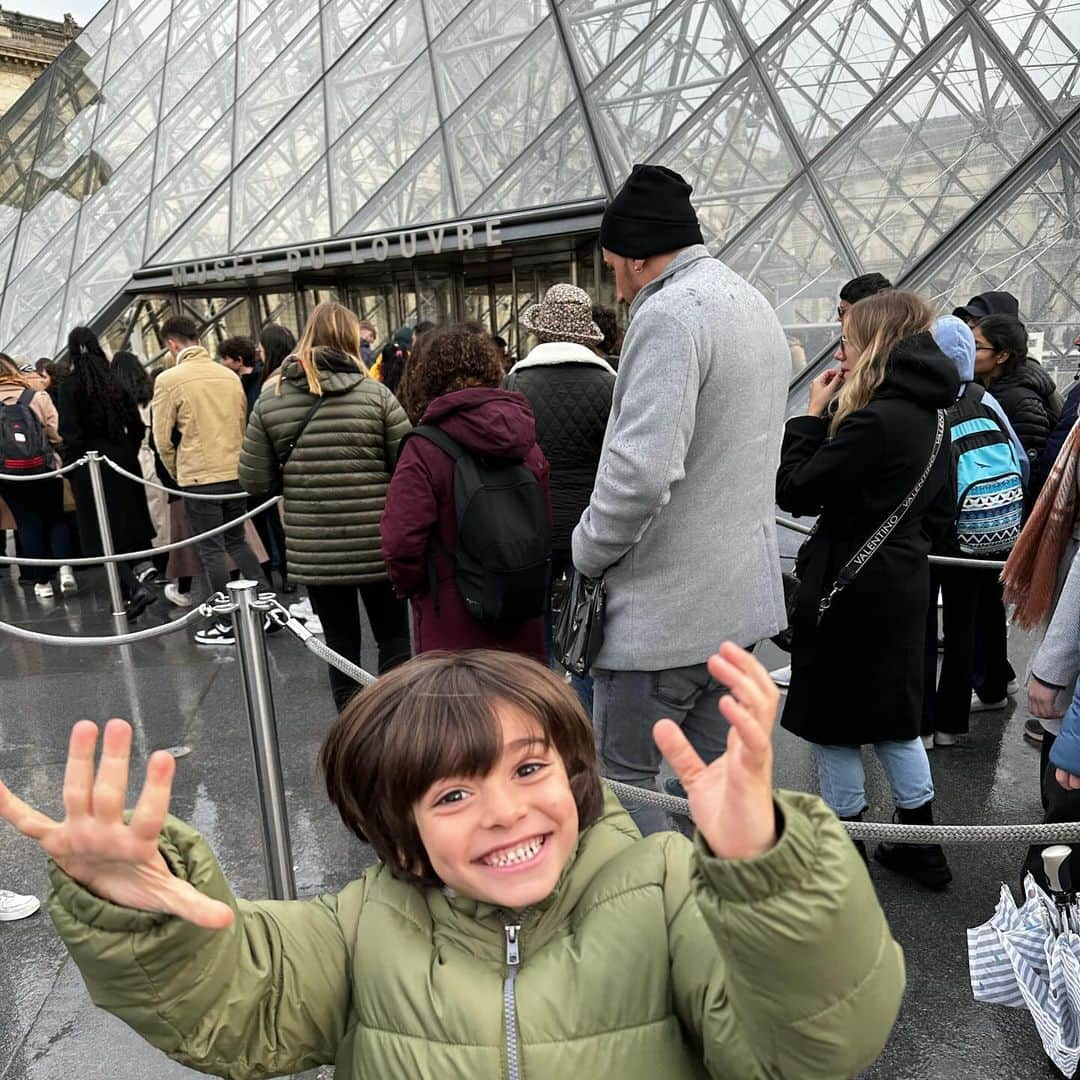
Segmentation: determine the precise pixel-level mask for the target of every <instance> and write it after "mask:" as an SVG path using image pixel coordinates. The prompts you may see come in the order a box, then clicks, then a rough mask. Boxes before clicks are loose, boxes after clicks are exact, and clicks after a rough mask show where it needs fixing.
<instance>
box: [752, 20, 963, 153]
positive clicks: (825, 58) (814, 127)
mask: <svg viewBox="0 0 1080 1080" xmlns="http://www.w3.org/2000/svg"><path fill="white" fill-rule="evenodd" d="M950 18H951V13H950V12H949V10H948V8H946V7H945V5H944V4H943V3H939V2H938V0H877V2H875V3H874V4H866V3H863V2H862V0H823V2H819V3H816V4H813V5H811V6H810V7H809V9H808V10H806V11H805V12H803V13H801V14H800V17H799V20H798V22H796V23H795V24H794V25H793V26H792V27H791V29H790V33H787V34H785V35H784V36H783V37H782V38H781V39H780V40H779V41H777V42H776V43H775V44H774V45H773V46H772V48H771V49H769V50H768V51H767V52H766V53H765V54H764V55H763V57H762V63H763V67H764V69H765V73H766V75H767V76H768V78H770V79H771V80H772V82H773V83H774V84H775V85H776V88H777V91H778V92H779V94H780V100H781V101H782V102H783V105H784V108H785V109H786V110H787V113H788V116H790V117H791V121H792V123H793V124H794V125H795V128H796V130H797V131H798V132H799V134H800V136H802V140H803V145H804V146H805V147H806V149H807V153H808V154H809V155H811V156H813V155H814V154H816V153H817V152H818V151H819V150H820V149H821V148H822V146H824V144H825V142H827V141H828V139H830V138H831V137H832V136H833V135H835V134H836V133H837V132H838V131H840V130H841V128H843V127H845V126H846V125H847V124H848V123H849V122H850V121H851V120H852V119H854V117H855V115H856V114H857V113H858V112H860V111H861V110H862V109H863V108H865V106H866V105H867V104H868V103H869V102H870V101H871V99H872V98H874V97H875V96H876V95H877V94H878V93H879V92H880V91H881V90H882V89H884V88H885V86H887V85H888V83H890V82H891V81H892V80H893V79H894V78H895V77H896V75H898V74H899V73H900V71H901V70H902V69H903V68H904V67H905V66H906V65H907V64H909V63H910V62H911V61H912V60H913V59H915V57H917V56H918V55H919V53H920V52H921V51H922V50H923V49H925V48H926V46H927V45H928V44H929V42H930V41H931V39H933V38H934V37H936V36H937V34H938V33H939V32H940V31H941V30H942V28H943V27H944V26H945V24H946V23H947V22H948V21H949V19H950Z"/></svg>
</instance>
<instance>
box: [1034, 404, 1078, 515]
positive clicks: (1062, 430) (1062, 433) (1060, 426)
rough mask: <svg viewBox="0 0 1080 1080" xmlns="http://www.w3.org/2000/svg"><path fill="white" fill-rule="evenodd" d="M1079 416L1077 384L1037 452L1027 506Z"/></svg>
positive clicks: (1040, 485) (1037, 492)
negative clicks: (1048, 435) (1052, 428)
mask: <svg viewBox="0 0 1080 1080" xmlns="http://www.w3.org/2000/svg"><path fill="white" fill-rule="evenodd" d="M1078 415H1080V383H1077V384H1076V385H1075V386H1074V387H1073V388H1072V389H1071V390H1070V391H1069V394H1068V397H1066V398H1065V407H1064V408H1063V409H1062V410H1061V415H1060V416H1059V417H1058V420H1057V423H1056V424H1055V425H1054V430H1053V431H1051V432H1050V438H1049V439H1047V440H1046V445H1045V446H1044V447H1043V448H1042V450H1041V451H1040V452H1039V460H1038V461H1037V462H1035V464H1034V465H1033V466H1032V467H1031V478H1030V479H1029V480H1028V491H1027V498H1028V503H1029V504H1034V502H1035V500H1036V499H1038V497H1039V492H1040V491H1042V489H1043V485H1044V484H1045V483H1046V481H1047V480H1048V479H1049V477H1050V470H1051V469H1052V468H1053V467H1054V462H1055V461H1056V460H1057V456H1058V454H1059V453H1060V452H1061V448H1062V447H1063V446H1064V445H1065V440H1066V439H1067V438H1068V437H1069V432H1070V431H1072V428H1073V424H1075V423H1076V419H1077V416H1078Z"/></svg>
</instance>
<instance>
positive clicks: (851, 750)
mask: <svg viewBox="0 0 1080 1080" xmlns="http://www.w3.org/2000/svg"><path fill="white" fill-rule="evenodd" d="M810 745H811V746H812V747H813V748H814V757H815V758H817V767H818V784H819V786H820V788H821V797H822V798H823V799H824V800H825V801H826V802H827V803H828V804H829V806H830V807H832V809H833V811H835V813H836V816H837V817H842V818H853V817H856V816H857V815H858V814H861V813H862V812H863V811H864V810H865V809H866V775H865V774H864V772H863V761H862V748H861V747H859V746H821V745H820V744H819V743H811V744H810ZM874 753H875V754H877V757H878V761H880V762H881V764H882V767H883V768H884V769H885V775H886V776H887V777H888V778H889V786H890V787H891V788H892V793H893V799H894V800H895V801H896V805H897V806H899V807H901V808H902V809H904V810H914V809H915V808H916V807H918V806H922V805H923V804H924V803H928V802H930V800H931V799H933V797H934V781H933V778H932V777H931V775H930V759H929V758H928V757H927V756H926V749H925V747H924V746H923V744H922V739H909V740H906V741H904V742H879V743H874Z"/></svg>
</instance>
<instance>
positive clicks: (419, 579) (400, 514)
mask: <svg viewBox="0 0 1080 1080" xmlns="http://www.w3.org/2000/svg"><path fill="white" fill-rule="evenodd" d="M421 423H422V424H430V425H432V426H435V427H439V428H441V429H442V430H443V431H445V432H446V434H447V435H449V436H450V438H452V439H454V440H455V441H456V442H458V443H460V444H461V445H462V446H463V447H465V448H466V449H467V450H471V451H473V452H475V453H478V454H484V455H487V456H489V457H495V458H508V459H510V460H516V461H522V462H523V463H524V464H525V466H526V468H528V469H529V471H530V472H532V474H533V475H534V476H535V477H536V478H537V480H538V481H539V482H540V484H541V486H542V487H543V489H544V495H545V498H549V478H548V473H549V470H548V463H547V459H546V458H545V457H544V454H543V452H542V451H541V449H540V447H539V446H538V445H537V442H536V422H535V421H534V419H533V414H532V410H531V409H530V408H529V403H528V401H526V399H525V398H524V397H523V396H522V395H521V394H516V393H513V392H511V391H508V390H497V389H492V388H489V387H470V388H469V389H467V390H456V391H454V392H453V393H450V394H444V395H443V396H442V397H439V398H436V399H435V400H434V401H433V402H432V403H431V404H430V405H429V406H428V409H427V412H426V413H424V417H423V419H422V420H421ZM549 513H550V509H549ZM456 545H457V512H456V510H455V507H454V463H453V462H452V461H451V459H450V457H449V455H447V454H445V453H444V452H443V451H442V450H440V449H439V448H438V447H437V446H435V445H434V443H431V442H429V441H428V440H426V439H418V438H412V439H409V440H408V442H407V443H406V444H405V448H404V449H403V450H402V452H401V460H400V461H399V462H398V466H397V469H396V471H395V472H394V478H393V480H392V481H391V482H390V490H389V491H388V493H387V496H386V511H385V513H384V514H383V519H382V551H383V556H384V557H385V559H386V569H387V572H388V573H389V574H390V580H391V581H392V582H393V583H394V588H395V590H396V591H397V593H398V595H399V596H403V597H408V598H409V599H410V600H412V611H413V646H414V648H415V649H416V651H417V652H418V653H421V652H427V651H429V650H431V649H499V648H502V649H510V650H512V651H514V652H522V653H526V654H527V655H529V656H533V657H535V658H536V659H538V660H540V661H542V662H543V661H545V660H546V653H547V650H546V644H545V638H544V620H543V617H542V616H541V617H539V618H536V619H530V620H529V621H528V622H525V623H521V624H520V625H519V626H516V627H513V628H506V629H503V628H500V629H498V630H496V629H494V628H492V627H488V626H484V625H482V624H481V623H479V622H477V620H476V619H474V618H473V616H472V615H471V614H470V613H469V611H468V609H467V608H466V607H465V601H464V600H463V599H462V597H461V593H460V592H459V591H458V587H457V582H456V581H455V580H454V568H453V564H452V563H451V561H450V558H449V556H448V555H447V552H452V551H453V550H454V548H455V547H456ZM433 590H434V591H433Z"/></svg>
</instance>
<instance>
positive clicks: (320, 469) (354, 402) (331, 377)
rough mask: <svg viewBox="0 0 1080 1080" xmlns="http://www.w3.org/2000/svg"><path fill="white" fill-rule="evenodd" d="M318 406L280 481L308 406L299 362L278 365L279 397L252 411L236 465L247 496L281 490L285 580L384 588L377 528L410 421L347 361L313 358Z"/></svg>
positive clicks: (268, 397)
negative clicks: (320, 397) (376, 583)
mask: <svg viewBox="0 0 1080 1080" xmlns="http://www.w3.org/2000/svg"><path fill="white" fill-rule="evenodd" d="M316 364H317V365H318V369H319V382H320V385H321V386H322V390H323V397H324V398H325V401H324V402H323V404H322V405H321V406H320V407H319V411H318V412H317V413H315V415H314V416H313V417H312V418H311V420H310V421H309V422H308V425H307V427H305V428H304V431H303V433H302V435H301V437H300V441H299V442H298V443H297V444H296V448H295V449H294V450H293V453H292V455H291V456H290V457H289V460H288V463H287V464H286V466H285V471H284V475H282V471H281V467H280V464H279V462H280V461H281V459H282V457H284V456H285V453H286V449H287V445H288V443H289V442H290V441H291V440H292V439H293V438H295V436H296V433H297V431H298V429H299V427H300V425H301V424H302V423H303V421H304V418H305V417H306V416H307V414H308V412H309V411H310V410H311V407H312V405H313V404H314V403H315V397H314V395H313V394H312V393H311V391H310V390H309V389H308V384H307V376H306V375H305V373H304V369H303V368H302V367H301V366H300V362H299V361H298V360H297V359H296V358H295V357H289V358H288V359H287V360H286V361H285V363H284V364H283V365H282V369H281V370H282V373H283V374H282V379H281V384H280V393H278V392H277V391H274V390H268V391H266V392H265V393H263V394H262V395H261V396H260V397H259V400H258V401H257V402H256V404H255V409H254V411H253V412H252V414H251V421H250V423H249V424H248V428H247V433H246V435H245V436H244V449H243V453H242V454H241V457H240V483H241V484H243V486H244V489H245V490H246V491H248V492H250V493H251V494H252V495H260V496H261V495H269V494H270V493H271V492H273V491H275V490H277V488H278V484H279V483H280V484H281V485H282V491H283V494H284V496H285V552H286V557H287V560H288V564H289V576H290V577H291V578H293V579H294V580H295V581H298V582H301V583H302V584H304V585H359V584H363V583H366V582H374V581H385V580H386V567H385V566H384V564H383V558H382V547H381V542H380V537H379V521H380V519H381V517H382V512H383V506H384V505H385V503H386V492H387V489H388V488H389V486H390V475H391V473H393V471H394V464H395V462H396V461H397V451H398V444H399V443H400V442H401V440H402V438H403V437H404V435H405V433H406V432H407V431H408V430H409V426H410V425H409V421H408V418H407V417H406V416H405V412H404V410H403V409H402V408H401V406H400V405H399V404H398V402H397V398H395V397H394V395H393V394H391V393H390V391H389V390H387V389H386V387H385V386H383V385H382V384H381V383H378V382H376V381H375V380H374V379H371V378H369V377H368V376H367V375H365V374H364V372H363V370H362V369H361V368H360V366H359V365H358V364H357V362H356V361H355V360H354V359H353V358H352V357H351V356H345V355H344V354H342V353H337V352H331V351H330V350H319V351H318V352H317V353H316Z"/></svg>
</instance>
